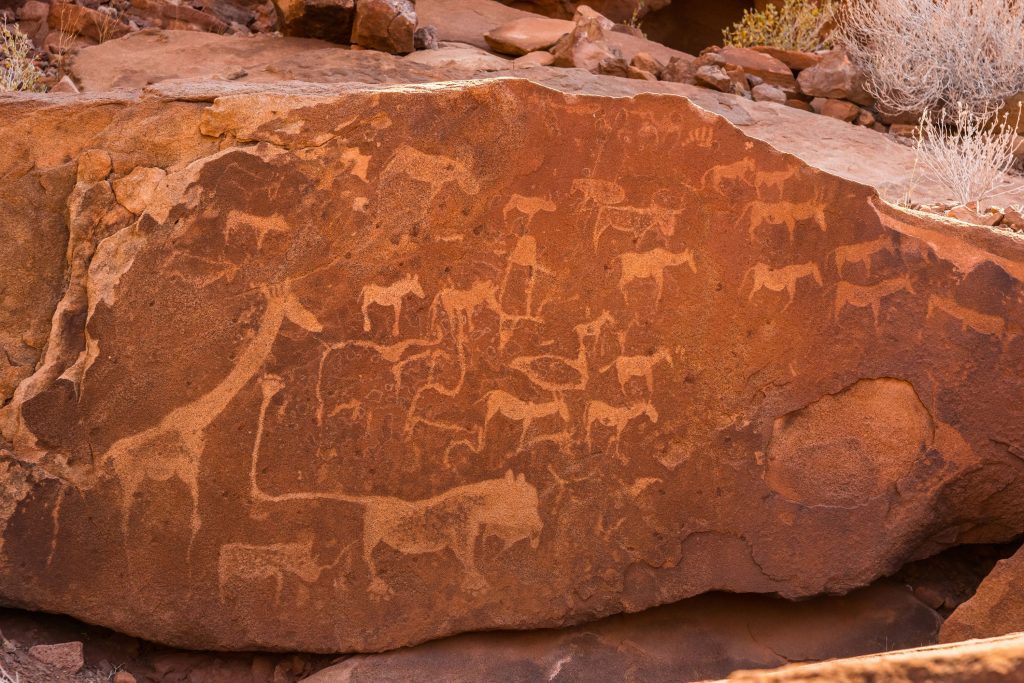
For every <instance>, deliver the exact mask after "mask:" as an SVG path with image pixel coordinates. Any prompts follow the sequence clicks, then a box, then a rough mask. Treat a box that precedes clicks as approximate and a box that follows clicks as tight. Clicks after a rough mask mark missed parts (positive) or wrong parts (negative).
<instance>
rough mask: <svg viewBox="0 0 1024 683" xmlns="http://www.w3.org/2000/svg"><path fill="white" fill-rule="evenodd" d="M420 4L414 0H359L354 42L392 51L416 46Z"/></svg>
mask: <svg viewBox="0 0 1024 683" xmlns="http://www.w3.org/2000/svg"><path fill="white" fill-rule="evenodd" d="M415 32H416V7H415V5H413V3H412V0H358V2H357V3H356V16H355V22H354V23H353V24H352V42H353V43H355V44H356V45H361V46H362V47H368V48H371V49H374V50H380V51H382V52H390V53H391V54H397V55H404V54H406V53H409V52H412V51H413V50H414V49H416V46H415V43H414V40H413V34H415Z"/></svg>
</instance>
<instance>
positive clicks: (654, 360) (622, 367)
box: [601, 347, 673, 394]
mask: <svg viewBox="0 0 1024 683" xmlns="http://www.w3.org/2000/svg"><path fill="white" fill-rule="evenodd" d="M659 363H668V364H669V365H672V364H673V363H672V353H671V352H670V351H669V350H668V349H666V348H664V347H662V348H659V349H658V350H657V351H655V352H654V353H652V354H650V355H648V356H619V357H618V358H616V359H615V360H613V361H612V362H611V363H609V364H608V365H606V366H605V367H603V368H601V372H602V373H605V372H608V370H610V369H612V368H615V374H616V377H617V378H618V380H619V386H620V387H622V392H623V393H625V392H626V385H627V384H628V383H629V381H630V380H631V379H633V378H634V377H642V378H643V379H644V382H646V384H647V391H648V393H651V394H653V393H654V368H655V366H657V365H658V364H659Z"/></svg>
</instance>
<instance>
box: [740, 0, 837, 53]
mask: <svg viewBox="0 0 1024 683" xmlns="http://www.w3.org/2000/svg"><path fill="white" fill-rule="evenodd" d="M831 18H832V4H831V2H830V0H821V1H820V2H819V1H818V0H785V2H783V3H782V6H781V7H780V6H778V5H774V4H770V5H768V6H767V7H765V8H764V9H763V10H758V11H752V10H744V11H743V19H741V20H740V21H738V22H736V23H735V24H733V26H732V28H727V29H725V30H724V31H722V40H723V42H724V43H725V44H726V45H732V46H734V47H754V46H756V45H767V46H769V47H777V48H780V49H783V50H800V51H803V52H810V51H811V50H816V49H818V48H822V47H831V43H832V41H831V37H830V35H829V32H828V31H827V30H826V28H827V26H828V24H829V22H830V21H831Z"/></svg>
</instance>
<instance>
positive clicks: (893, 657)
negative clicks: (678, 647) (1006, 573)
mask: <svg viewBox="0 0 1024 683" xmlns="http://www.w3.org/2000/svg"><path fill="white" fill-rule="evenodd" d="M728 680H729V681H731V682H732V683H797V682H801V683H879V682H881V681H884V682H885V683H922V681H927V682H928V683H1017V682H1018V681H1021V680H1024V636H1022V635H1017V636H1008V637H1002V638H990V639H987V640H976V641H970V642H966V643H955V644H952V645H938V646H933V647H923V648H918V649H914V650H903V651H901V652H889V653H886V654H880V655H868V656H864V657H855V658H852V659H840V660H837V661H834V662H823V663H821V664H806V665H793V666H787V667H783V668H781V669H779V670H777V671H745V672H739V673H736V674H733V675H732V676H729V679H728Z"/></svg>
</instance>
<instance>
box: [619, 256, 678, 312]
mask: <svg viewBox="0 0 1024 683" xmlns="http://www.w3.org/2000/svg"><path fill="white" fill-rule="evenodd" d="M618 261H619V262H620V264H621V265H622V274H621V275H620V276H619V290H621V291H622V295H623V296H625V295H626V287H627V285H629V284H630V283H632V282H635V281H637V280H654V284H655V286H656V289H657V292H658V295H657V297H655V301H656V302H660V301H661V295H662V293H663V291H664V289H665V269H666V268H671V267H673V266H681V265H688V266H689V267H690V270H691V271H692V272H694V273H696V272H697V263H696V262H695V261H694V258H693V252H692V251H690V250H689V249H685V250H683V251H681V252H679V253H673V252H671V251H667V250H665V249H662V248H661V247H657V248H655V249H651V250H650V251H644V252H627V253H625V254H621V255H620V256H619V257H618Z"/></svg>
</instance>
